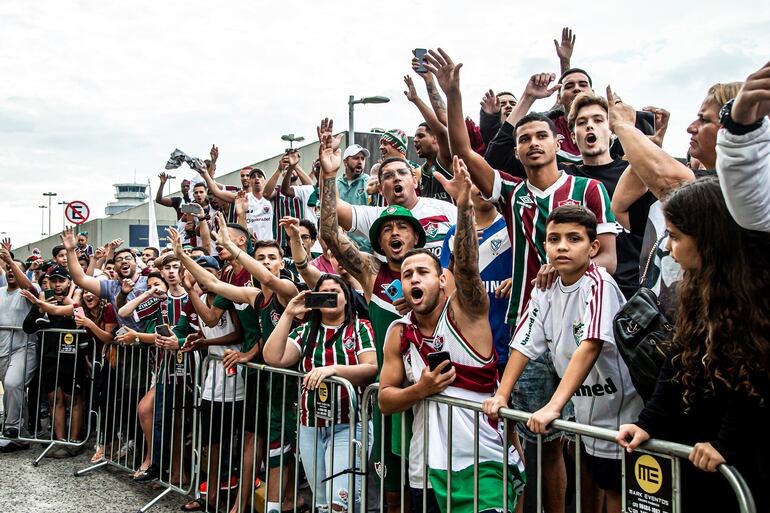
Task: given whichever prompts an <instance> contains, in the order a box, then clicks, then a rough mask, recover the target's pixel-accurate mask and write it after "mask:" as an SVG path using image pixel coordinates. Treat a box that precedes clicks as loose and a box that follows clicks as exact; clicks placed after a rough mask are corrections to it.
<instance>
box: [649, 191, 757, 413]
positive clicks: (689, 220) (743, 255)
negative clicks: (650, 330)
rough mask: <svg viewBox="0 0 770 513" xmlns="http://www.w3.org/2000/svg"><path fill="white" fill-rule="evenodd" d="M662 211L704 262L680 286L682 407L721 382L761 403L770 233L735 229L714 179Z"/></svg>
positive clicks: (677, 337) (677, 359)
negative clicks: (759, 386)
mask: <svg viewBox="0 0 770 513" xmlns="http://www.w3.org/2000/svg"><path fill="white" fill-rule="evenodd" d="M663 209H664V212H665V216H666V220H667V221H668V222H669V223H670V224H672V225H674V226H675V227H676V228H678V229H679V230H681V231H682V232H683V233H685V234H687V235H689V236H691V237H693V238H694V239H695V243H696V245H697V252H698V255H699V257H700V261H701V265H700V268H699V269H697V270H685V272H684V276H683V279H682V281H681V282H680V284H679V290H678V296H679V313H678V318H677V324H676V330H675V334H674V339H673V341H672V346H673V348H674V350H675V353H674V354H675V356H674V358H673V361H674V364H675V368H676V369H677V371H676V374H675V377H674V379H675V381H677V382H678V383H680V384H681V385H682V387H683V388H684V395H683V399H684V402H685V405H686V406H687V407H688V408H689V407H690V406H691V405H692V398H693V396H694V394H695V393H698V392H703V391H704V387H705V392H706V393H707V394H711V393H713V392H714V386H715V385H716V384H717V382H721V383H723V384H724V385H725V386H726V387H727V388H728V389H730V390H734V391H737V392H740V393H744V394H746V395H748V396H751V397H758V398H759V399H760V401H761V400H762V397H761V395H760V394H759V393H758V392H757V390H756V388H755V380H756V379H757V378H762V377H764V378H763V379H762V381H764V380H765V379H766V376H767V375H768V372H770V371H769V369H770V317H768V312H770V294H769V293H768V291H770V235H768V234H766V233H763V232H757V231H752V230H746V229H743V228H741V227H740V226H738V224H737V223H736V222H735V220H733V218H732V216H731V215H730V213H729V212H728V210H727V205H726V204H725V200H724V197H723V196H722V191H721V190H720V188H719V181H718V179H717V178H716V177H707V178H702V179H699V180H696V181H693V182H690V183H687V184H685V185H683V186H682V187H680V188H679V189H677V190H676V191H674V192H673V193H672V194H671V195H670V196H669V197H668V198H667V199H666V200H665V203H664V206H663Z"/></svg>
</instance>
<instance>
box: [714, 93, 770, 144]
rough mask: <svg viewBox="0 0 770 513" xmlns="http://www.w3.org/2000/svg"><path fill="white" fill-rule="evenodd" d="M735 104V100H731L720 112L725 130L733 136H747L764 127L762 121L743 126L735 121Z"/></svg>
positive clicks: (720, 118)
mask: <svg viewBox="0 0 770 513" xmlns="http://www.w3.org/2000/svg"><path fill="white" fill-rule="evenodd" d="M734 103H735V98H731V99H730V101H728V102H727V103H725V106H724V107H722V110H720V111H719V123H720V124H721V125H722V127H723V128H725V129H726V130H727V131H728V132H730V133H731V134H733V135H746V134H748V133H749V132H753V131H754V130H756V129H758V128H759V127H761V126H762V119H760V120H759V121H757V122H756V123H752V124H750V125H742V124H740V123H736V122H735V121H733V117H732V112H733V104H734Z"/></svg>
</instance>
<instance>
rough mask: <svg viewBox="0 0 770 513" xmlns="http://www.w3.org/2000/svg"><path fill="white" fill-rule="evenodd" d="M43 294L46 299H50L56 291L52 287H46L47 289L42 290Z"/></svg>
mask: <svg viewBox="0 0 770 513" xmlns="http://www.w3.org/2000/svg"><path fill="white" fill-rule="evenodd" d="M43 294H45V298H46V299H51V298H52V297H54V296H55V295H56V292H54V290H53V289H48V290H45V291H43Z"/></svg>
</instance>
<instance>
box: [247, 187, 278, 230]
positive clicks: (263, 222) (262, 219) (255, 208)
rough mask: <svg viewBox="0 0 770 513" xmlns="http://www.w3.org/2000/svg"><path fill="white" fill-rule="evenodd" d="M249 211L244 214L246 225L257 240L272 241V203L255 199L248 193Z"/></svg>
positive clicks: (262, 198) (263, 198)
mask: <svg viewBox="0 0 770 513" xmlns="http://www.w3.org/2000/svg"><path fill="white" fill-rule="evenodd" d="M248 197H249V210H248V212H247V213H246V224H247V227H248V228H249V229H251V231H252V232H254V234H255V235H256V236H257V240H273V239H275V235H274V234H273V202H272V201H270V200H268V199H265V197H264V196H263V197H261V198H260V199H257V198H256V197H255V196H254V195H253V194H251V193H249V196H248Z"/></svg>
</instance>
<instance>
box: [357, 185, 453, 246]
mask: <svg viewBox="0 0 770 513" xmlns="http://www.w3.org/2000/svg"><path fill="white" fill-rule="evenodd" d="M352 208H353V224H352V226H351V232H355V233H357V234H359V235H362V236H364V237H366V238H367V239H368V238H369V228H371V227H372V223H374V220H375V219H377V218H378V217H379V216H380V214H381V213H382V211H383V210H385V209H386V208H387V207H370V206H366V205H352ZM411 212H412V215H413V216H414V217H416V218H417V219H418V220H419V221H420V224H421V225H422V227H423V229H424V230H425V237H426V239H425V240H426V242H425V247H426V248H428V249H430V250H431V251H433V253H435V255H436V256H438V257H440V256H441V248H442V246H443V245H444V237H446V233H447V232H448V231H449V228H451V227H452V225H453V224H456V223H457V207H456V206H454V205H452V204H451V203H449V202H448V201H442V200H437V199H433V198H419V199H418V200H417V204H416V205H415V206H414V208H412V209H411Z"/></svg>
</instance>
